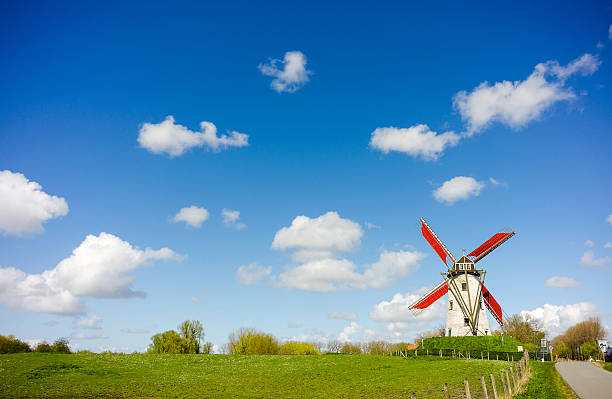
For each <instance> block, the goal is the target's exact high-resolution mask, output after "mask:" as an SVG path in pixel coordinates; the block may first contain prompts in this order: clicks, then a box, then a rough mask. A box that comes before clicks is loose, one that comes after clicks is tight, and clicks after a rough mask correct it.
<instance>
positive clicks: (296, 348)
mask: <svg viewBox="0 0 612 399" xmlns="http://www.w3.org/2000/svg"><path fill="white" fill-rule="evenodd" d="M278 353H279V354H280V355H317V354H319V352H317V350H316V349H315V347H314V345H313V344H309V343H308V342H286V343H284V344H282V345H281V346H280V348H278Z"/></svg>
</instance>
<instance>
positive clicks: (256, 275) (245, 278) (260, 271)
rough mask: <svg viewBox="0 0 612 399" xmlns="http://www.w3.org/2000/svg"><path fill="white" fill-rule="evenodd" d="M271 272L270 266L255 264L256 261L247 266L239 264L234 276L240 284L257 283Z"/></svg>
mask: <svg viewBox="0 0 612 399" xmlns="http://www.w3.org/2000/svg"><path fill="white" fill-rule="evenodd" d="M270 273H272V267H270V266H268V267H261V266H257V264H256V263H251V264H250V265H248V266H240V267H239V268H238V271H237V272H236V276H237V277H238V279H239V280H240V282H242V284H247V285H251V284H257V283H259V282H260V281H261V280H262V279H263V278H265V277H266V276H269V275H270Z"/></svg>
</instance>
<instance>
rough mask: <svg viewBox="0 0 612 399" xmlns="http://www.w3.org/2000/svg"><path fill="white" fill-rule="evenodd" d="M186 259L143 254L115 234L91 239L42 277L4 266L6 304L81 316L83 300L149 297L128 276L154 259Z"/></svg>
mask: <svg viewBox="0 0 612 399" xmlns="http://www.w3.org/2000/svg"><path fill="white" fill-rule="evenodd" d="M180 258H181V257H180V256H179V255H177V254H176V253H175V252H174V251H172V250H170V249H168V248H162V249H159V250H153V249H150V248H146V249H145V250H140V249H138V248H134V247H132V245H131V244H130V243H128V242H126V241H122V240H121V239H119V238H118V237H116V236H114V235H112V234H108V233H100V235H98V236H94V235H88V236H87V237H86V238H85V240H83V242H82V243H81V244H80V245H79V246H78V247H77V248H76V249H75V250H74V251H73V252H72V255H70V256H69V257H68V258H65V259H63V260H62V261H61V262H59V263H58V264H57V266H56V267H55V268H53V269H51V270H45V271H44V272H42V273H41V274H27V273H25V272H23V271H21V270H19V269H15V268H13V267H7V268H0V303H2V304H4V305H6V306H8V307H10V308H14V309H21V310H28V311H33V312H45V313H56V314H81V313H84V312H85V311H86V306H85V304H84V303H83V302H82V300H81V298H82V297H94V298H130V297H135V296H139V297H143V296H145V294H144V293H143V292H140V291H134V290H132V288H131V286H132V282H133V281H134V277H133V276H130V275H129V274H127V273H128V272H130V271H132V270H135V269H137V268H139V267H143V266H146V265H148V264H149V263H150V261H153V260H162V259H163V260H168V259H177V260H178V259H180Z"/></svg>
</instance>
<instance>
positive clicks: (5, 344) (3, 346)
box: [0, 335, 32, 353]
mask: <svg viewBox="0 0 612 399" xmlns="http://www.w3.org/2000/svg"><path fill="white" fill-rule="evenodd" d="M31 350H32V349H31V348H30V345H28V344H26V343H25V342H23V341H20V340H18V339H17V338H15V336H14V335H9V336H7V337H5V336H4V335H0V353H19V352H30V351H31Z"/></svg>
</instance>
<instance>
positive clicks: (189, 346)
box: [178, 320, 204, 353]
mask: <svg viewBox="0 0 612 399" xmlns="http://www.w3.org/2000/svg"><path fill="white" fill-rule="evenodd" d="M178 330H179V332H180V334H181V337H182V338H183V339H185V344H186V350H187V352H186V353H200V345H201V341H202V338H203V337H204V326H202V323H200V322H199V321H198V320H185V321H184V322H182V323H181V324H179V326H178Z"/></svg>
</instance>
